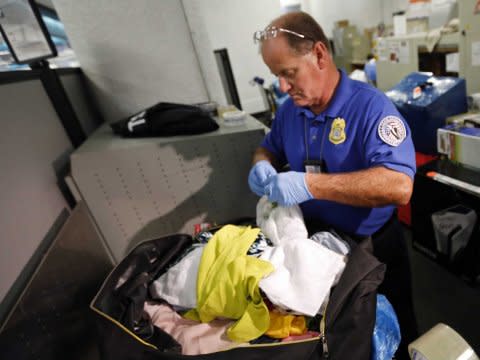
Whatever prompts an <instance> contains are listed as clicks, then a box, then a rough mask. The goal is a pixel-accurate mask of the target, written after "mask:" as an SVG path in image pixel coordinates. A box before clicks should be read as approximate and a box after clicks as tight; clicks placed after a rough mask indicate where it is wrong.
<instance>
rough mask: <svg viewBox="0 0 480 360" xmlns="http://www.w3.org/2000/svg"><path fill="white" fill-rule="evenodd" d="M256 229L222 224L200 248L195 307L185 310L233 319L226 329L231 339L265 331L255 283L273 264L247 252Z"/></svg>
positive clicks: (198, 316)
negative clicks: (201, 248) (201, 250)
mask: <svg viewBox="0 0 480 360" xmlns="http://www.w3.org/2000/svg"><path fill="white" fill-rule="evenodd" d="M259 231H260V229H258V228H255V229H252V228H250V227H239V226H234V225H226V226H224V227H223V228H221V229H220V230H219V231H217V232H216V233H215V235H214V236H213V238H212V239H211V240H210V241H209V242H208V244H207V245H206V246H205V249H204V251H203V255H202V259H201V262H200V267H199V270H198V278H197V307H196V308H195V309H193V310H191V311H189V312H188V313H186V314H185V317H186V318H188V319H191V320H197V321H201V322H209V321H212V320H213V319H215V318H217V317H222V318H228V319H235V320H238V321H237V322H235V323H234V324H233V325H232V326H231V327H230V328H229V329H228V331H227V335H228V337H229V338H230V339H231V340H234V341H237V342H247V341H250V340H252V339H255V338H257V337H259V336H260V335H262V334H263V333H264V332H265V331H267V329H268V326H269V324H270V316H269V313H268V309H267V306H266V305H265V303H264V301H263V299H262V296H261V294H260V289H259V286H258V283H259V281H260V279H262V278H263V277H264V276H266V275H268V274H270V273H271V272H272V271H273V270H274V268H273V266H272V264H270V263H269V262H267V261H264V260H260V259H258V258H256V257H253V256H248V255H247V250H248V249H249V247H250V245H251V244H252V243H253V241H254V240H255V239H256V237H257V235H258V233H259Z"/></svg>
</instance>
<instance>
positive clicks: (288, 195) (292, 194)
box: [265, 171, 313, 206]
mask: <svg viewBox="0 0 480 360" xmlns="http://www.w3.org/2000/svg"><path fill="white" fill-rule="evenodd" d="M265 193H266V195H267V196H268V200H269V201H270V202H276V203H278V204H279V205H281V206H292V205H295V204H300V203H302V202H304V201H307V200H311V199H313V195H312V194H311V193H310V191H309V190H308V187H307V183H306V182H305V173H303V172H295V171H289V172H286V173H281V174H278V175H276V176H273V177H272V178H271V179H270V181H269V182H268V184H267V185H266V186H265Z"/></svg>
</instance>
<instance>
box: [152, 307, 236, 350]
mask: <svg viewBox="0 0 480 360" xmlns="http://www.w3.org/2000/svg"><path fill="white" fill-rule="evenodd" d="M143 309H144V311H145V312H146V313H147V314H148V315H149V316H150V318H151V320H152V323H153V325H155V326H156V327H158V328H160V329H162V330H163V331H165V332H166V333H168V334H169V335H170V336H172V337H173V338H174V339H175V340H176V341H177V342H178V343H179V344H180V345H181V346H182V354H183V355H199V354H209V353H212V352H216V351H222V350H226V349H230V348H232V347H236V346H239V344H238V343H235V342H233V341H231V340H229V339H228V338H227V335H226V332H227V329H228V327H229V326H231V325H232V324H233V321H231V320H213V321H211V322H209V323H205V324H203V323H200V322H197V321H193V320H188V319H184V318H182V317H181V316H180V315H179V314H178V313H176V312H175V311H174V310H173V309H172V308H171V307H170V306H168V305H167V304H157V303H153V302H148V301H147V302H145V305H144V308H143Z"/></svg>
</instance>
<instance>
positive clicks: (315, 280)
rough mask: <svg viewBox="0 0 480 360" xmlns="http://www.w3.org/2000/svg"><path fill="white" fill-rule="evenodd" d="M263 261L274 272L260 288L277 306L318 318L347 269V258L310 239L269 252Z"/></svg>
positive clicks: (262, 281) (290, 242) (264, 253)
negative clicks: (272, 268)
mask: <svg viewBox="0 0 480 360" xmlns="http://www.w3.org/2000/svg"><path fill="white" fill-rule="evenodd" d="M260 259H263V260H267V261H269V262H270V263H272V264H273V266H274V267H275V271H274V272H273V273H271V274H270V275H268V276H267V277H265V278H264V279H262V280H260V288H261V289H262V291H263V292H264V293H265V295H266V296H267V297H268V299H269V300H270V301H271V302H272V303H273V304H275V305H276V306H278V307H280V308H282V309H286V310H293V311H294V312H295V313H297V314H303V315H308V316H315V314H317V313H318V312H319V311H320V307H321V305H322V304H323V303H324V302H325V301H326V300H327V299H328V296H329V294H330V289H331V287H332V286H333V285H335V284H336V282H337V281H338V279H339V278H340V276H341V274H342V272H343V270H344V268H345V257H344V256H342V255H339V254H337V253H335V252H333V251H331V250H328V249H327V248H325V247H323V246H322V245H319V244H317V243H316V242H314V241H312V240H310V239H296V240H295V241H288V242H286V243H283V244H282V245H279V246H275V247H273V248H269V249H266V250H265V251H264V252H263V254H262V255H261V256H260Z"/></svg>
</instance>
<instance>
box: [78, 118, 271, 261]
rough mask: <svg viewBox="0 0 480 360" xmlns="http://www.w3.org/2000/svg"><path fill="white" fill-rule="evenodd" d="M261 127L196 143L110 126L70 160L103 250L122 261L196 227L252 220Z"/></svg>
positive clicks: (224, 131) (227, 131)
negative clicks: (147, 244) (139, 135)
mask: <svg viewBox="0 0 480 360" xmlns="http://www.w3.org/2000/svg"><path fill="white" fill-rule="evenodd" d="M265 129H266V128H265V127H264V126H263V125H262V124H261V123H260V122H258V121H257V120H255V119H254V118H252V117H250V116H249V117H248V118H247V120H246V123H245V124H244V125H241V126H235V127H227V126H223V125H221V126H220V129H219V130H217V131H215V132H212V133H207V134H202V135H195V136H176V137H168V138H159V137H156V138H147V139H123V138H120V137H118V136H116V135H114V134H113V133H112V131H111V130H110V128H109V127H108V125H104V126H103V127H101V128H100V129H99V130H97V131H96V132H95V133H94V134H93V136H92V137H91V138H90V139H88V140H87V141H86V142H85V144H84V145H82V146H81V147H80V148H79V149H78V150H77V151H76V152H74V153H73V154H72V157H71V163H72V175H73V178H74V180H75V182H76V184H77V186H78V189H79V190H80V193H81V195H82V197H83V199H85V202H86V204H87V205H88V207H89V209H90V211H91V213H92V215H93V217H94V219H95V221H96V223H97V225H98V228H99V229H100V231H101V233H102V235H103V237H104V240H105V242H106V245H107V246H108V247H109V249H110V250H111V252H112V254H113V256H114V258H115V259H116V260H117V261H119V260H120V259H121V258H122V257H123V256H124V254H125V251H127V250H128V249H130V248H131V247H133V246H134V245H135V244H137V243H138V242H140V241H143V240H146V239H150V238H153V237H156V236H162V235H166V234H170V233H179V232H186V233H192V232H193V229H194V224H195V223H201V222H205V221H208V222H216V223H224V222H226V221H228V220H231V219H232V218H237V217H243V216H255V205H256V202H257V199H258V198H257V197H256V196H255V195H254V194H253V193H252V192H251V191H250V190H249V188H248V184H247V177H248V172H249V169H250V166H251V158H252V154H253V151H254V149H255V148H256V147H257V146H258V145H259V144H260V141H261V139H262V138H263V136H264V133H265Z"/></svg>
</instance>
